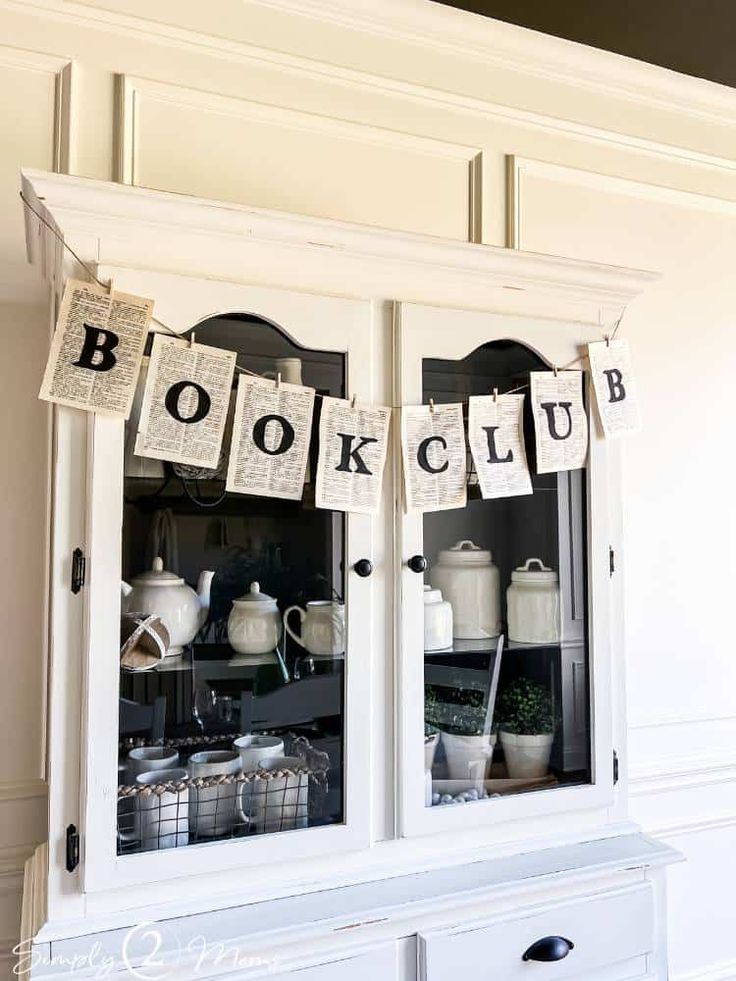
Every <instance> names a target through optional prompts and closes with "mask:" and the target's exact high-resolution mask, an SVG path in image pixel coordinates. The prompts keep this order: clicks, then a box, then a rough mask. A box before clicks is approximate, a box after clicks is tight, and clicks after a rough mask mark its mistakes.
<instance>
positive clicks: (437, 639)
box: [424, 586, 452, 651]
mask: <svg viewBox="0 0 736 981" xmlns="http://www.w3.org/2000/svg"><path fill="white" fill-rule="evenodd" d="M448 647H452V607H451V606H450V604H449V603H448V602H447V600H443V599H442V593H441V592H440V591H439V589H432V587H431V586H425V587H424V650H425V651H443V650H445V649H446V648H448Z"/></svg>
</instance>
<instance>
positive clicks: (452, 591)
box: [430, 541, 501, 640]
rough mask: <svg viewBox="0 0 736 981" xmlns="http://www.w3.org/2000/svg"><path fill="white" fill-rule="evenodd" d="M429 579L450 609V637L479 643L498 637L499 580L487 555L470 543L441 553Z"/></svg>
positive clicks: (458, 544)
mask: <svg viewBox="0 0 736 981" xmlns="http://www.w3.org/2000/svg"><path fill="white" fill-rule="evenodd" d="M430 578H431V580H432V585H433V586H434V587H435V589H439V590H440V591H441V592H442V595H443V596H444V598H445V599H446V600H447V601H448V602H449V603H450V606H451V607H452V618H453V628H452V633H453V637H456V638H457V639H458V640H482V639H487V638H492V637H498V635H499V634H500V633H501V595H500V578H499V573H498V569H497V567H496V566H495V565H494V564H493V561H492V558H491V553H490V552H489V551H488V550H487V549H483V548H479V547H478V546H477V545H474V544H473V542H471V541H461V542H458V543H457V545H453V546H452V548H448V549H443V550H442V551H441V552H440V554H439V556H438V560H437V563H436V565H435V566H434V568H433V569H432V572H431V575H430Z"/></svg>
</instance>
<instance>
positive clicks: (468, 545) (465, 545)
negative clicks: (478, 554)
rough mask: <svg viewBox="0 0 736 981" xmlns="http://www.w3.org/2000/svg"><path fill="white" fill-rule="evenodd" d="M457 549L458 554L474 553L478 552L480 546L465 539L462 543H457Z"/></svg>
mask: <svg viewBox="0 0 736 981" xmlns="http://www.w3.org/2000/svg"><path fill="white" fill-rule="evenodd" d="M455 548H456V549H457V551H458V552H472V551H477V550H478V546H477V545H476V544H475V542H471V540H470V539H469V538H463V540H462V541H461V542H458V543H457V545H456V546H455Z"/></svg>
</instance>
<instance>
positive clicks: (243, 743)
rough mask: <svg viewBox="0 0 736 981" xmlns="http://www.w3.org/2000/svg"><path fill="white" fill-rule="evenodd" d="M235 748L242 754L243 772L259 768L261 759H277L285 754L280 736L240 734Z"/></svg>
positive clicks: (234, 744)
mask: <svg viewBox="0 0 736 981" xmlns="http://www.w3.org/2000/svg"><path fill="white" fill-rule="evenodd" d="M233 749H234V750H235V751H236V752H237V753H238V754H239V756H240V766H241V769H242V771H243V773H250V772H252V771H253V770H257V769H258V767H259V766H260V763H261V760H264V759H266V758H268V759H275V758H276V757H277V756H283V755H284V743H283V740H282V739H279V737H278V736H261V735H253V734H252V733H249V734H248V735H246V736H238V738H237V739H236V740H235V742H234V743H233Z"/></svg>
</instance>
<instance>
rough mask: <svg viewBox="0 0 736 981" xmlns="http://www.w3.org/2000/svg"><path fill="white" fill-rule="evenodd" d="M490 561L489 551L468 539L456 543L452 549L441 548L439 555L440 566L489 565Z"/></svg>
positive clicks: (491, 558) (491, 557)
mask: <svg viewBox="0 0 736 981" xmlns="http://www.w3.org/2000/svg"><path fill="white" fill-rule="evenodd" d="M492 560H493V556H492V555H491V552H490V550H489V549H487V548H481V547H480V546H479V545H476V544H474V543H473V542H471V541H469V540H468V539H464V540H463V541H461V542H458V543H457V544H456V545H453V546H452V548H443V549H442V550H441V551H440V554H439V561H440V562H441V564H442V565H463V566H467V565H491V564H492Z"/></svg>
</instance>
